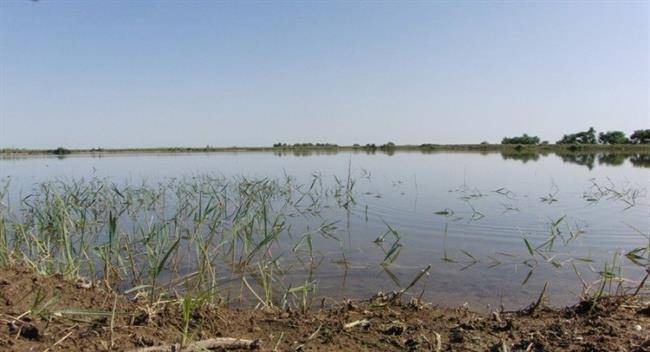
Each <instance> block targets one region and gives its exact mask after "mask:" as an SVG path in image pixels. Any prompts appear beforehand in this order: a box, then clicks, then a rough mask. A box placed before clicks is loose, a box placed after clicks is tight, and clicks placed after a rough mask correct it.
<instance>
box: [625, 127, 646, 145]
mask: <svg viewBox="0 0 650 352" xmlns="http://www.w3.org/2000/svg"><path fill="white" fill-rule="evenodd" d="M630 142H631V143H634V144H650V129H647V130H636V131H634V133H632V135H631V136H630Z"/></svg>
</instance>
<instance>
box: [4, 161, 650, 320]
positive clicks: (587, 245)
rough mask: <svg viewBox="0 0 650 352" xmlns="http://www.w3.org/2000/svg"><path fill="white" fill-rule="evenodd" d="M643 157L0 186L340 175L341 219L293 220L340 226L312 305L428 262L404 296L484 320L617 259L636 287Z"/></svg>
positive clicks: (79, 168)
mask: <svg viewBox="0 0 650 352" xmlns="http://www.w3.org/2000/svg"><path fill="white" fill-rule="evenodd" d="M647 160H648V159H647V156H635V157H633V158H632V159H631V160H630V159H627V158H621V157H616V156H602V155H601V156H598V155H581V156H580V155H579V156H575V155H569V156H563V157H560V156H558V155H555V154H549V155H545V156H544V155H538V156H527V157H521V156H520V157H516V158H512V157H508V156H502V155H501V154H499V153H489V154H480V153H466V152H463V153H461V152H453V153H452V152H449V153H429V154H425V153H420V152H398V153H395V154H393V155H386V154H382V153H377V154H366V153H325V154H320V153H312V154H309V155H303V156H299V155H294V154H292V153H288V154H283V155H281V154H278V153H262V152H260V153H253V152H242V153H211V154H171V155H170V154H143V155H135V154H130V155H105V156H70V157H65V158H57V157H27V158H5V159H0V177H2V178H9V179H10V192H9V201H10V202H16V201H17V200H19V199H20V198H21V197H23V196H25V195H27V194H29V193H30V192H31V191H32V187H33V185H34V184H37V183H39V182H42V181H48V180H53V179H67V180H72V179H81V178H85V179H89V178H93V177H99V178H109V179H110V180H112V181H113V182H116V183H120V184H124V183H126V184H130V183H133V184H137V183H140V182H142V180H146V181H147V182H152V183H155V182H158V181H162V180H165V179H170V178H181V177H188V176H194V175H202V174H216V175H223V176H225V177H231V176H241V175H245V176H246V177H250V178H254V177H274V178H275V177H277V178H279V177H284V175H291V176H293V177H295V178H296V179H297V180H298V182H299V183H300V182H302V183H305V184H307V185H308V184H309V183H310V182H311V180H312V177H313V175H314V173H319V174H320V175H321V176H322V179H323V181H324V182H326V183H330V184H333V183H334V182H336V181H335V176H336V177H338V179H340V180H342V182H345V181H346V180H347V178H348V175H349V176H350V177H351V178H352V179H354V180H356V183H355V186H354V195H355V199H354V200H355V202H354V204H353V205H352V206H350V207H349V209H347V210H346V209H344V208H332V209H329V210H328V211H326V212H324V213H323V214H322V217H323V219H318V220H313V219H312V220H310V219H309V218H297V219H295V220H294V221H295V222H296V224H295V225H296V226H297V227H296V228H297V229H300V228H301V227H302V228H311V227H315V226H318V225H319V224H321V223H322V222H323V220H325V221H326V222H336V228H337V229H336V233H337V236H338V238H339V239H340V241H331V240H329V239H326V238H319V237H315V238H314V249H315V251H316V252H317V253H318V256H320V258H322V262H321V264H320V265H319V266H318V268H317V269H316V271H315V276H314V278H315V280H316V281H317V282H318V295H319V296H322V297H332V298H335V299H338V298H344V297H345V298H365V297H369V296H370V295H372V294H374V293H376V292H377V291H391V290H397V289H399V288H400V287H405V286H407V285H408V284H409V283H410V281H411V280H412V279H413V278H414V277H415V276H416V275H417V273H418V272H419V271H420V270H421V269H423V268H425V267H426V266H427V265H429V264H431V270H430V275H429V276H428V277H426V278H424V279H422V280H421V281H420V282H419V283H418V285H416V287H414V288H413V289H412V290H411V292H410V293H411V294H414V295H418V294H420V293H421V292H423V296H424V297H425V298H426V299H427V300H429V301H432V302H433V303H436V304H440V305H444V306H456V305H459V304H463V303H464V302H468V303H470V304H471V305H473V306H474V307H477V309H481V307H485V306H486V305H488V304H490V305H493V306H494V305H499V304H503V305H504V306H506V307H509V308H517V307H521V306H524V305H526V304H528V303H530V302H531V300H533V299H535V298H536V297H537V295H538V294H539V293H540V291H541V290H542V287H543V286H544V284H545V283H548V285H549V286H548V290H547V292H548V295H549V296H548V297H549V299H550V301H551V303H553V304H556V305H560V304H567V303H571V302H573V301H575V300H576V295H578V294H579V293H580V292H581V289H582V284H581V280H580V279H579V278H578V276H577V274H576V269H577V271H578V272H579V273H580V275H582V276H583V280H585V282H587V283H591V282H594V281H595V280H597V279H598V278H599V275H598V272H599V271H600V270H602V269H603V267H604V263H606V262H609V263H611V262H612V260H614V258H615V256H616V254H617V253H618V254H620V256H618V258H619V259H618V260H619V261H620V262H621V264H622V265H621V268H622V273H621V274H622V276H624V277H627V278H629V279H630V280H632V281H630V283H629V284H630V285H633V284H634V282H635V281H634V280H636V281H637V282H638V281H639V280H640V279H641V278H642V277H643V274H644V268H643V267H642V266H639V265H635V264H634V263H632V261H630V260H629V259H627V258H626V257H625V254H626V253H628V252H629V251H631V250H633V249H636V248H640V247H647V246H648V238H647V237H646V236H648V233H650V216H649V215H650V205H649V201H648V197H647V188H648V186H650V172H649V171H650V169H649V168H647V166H648V163H647ZM594 184H597V185H599V186H601V187H606V188H609V189H611V190H613V191H614V192H620V193H625V192H628V193H627V194H631V192H636V193H635V196H634V197H633V198H632V197H629V196H622V197H617V196H614V193H613V192H610V193H608V194H607V195H606V196H602V197H597V196H596V195H595V193H596V190H597V189H596V187H595V186H594ZM630 203H632V204H630ZM442 212H444V214H443V213H442ZM437 213H438V214H437ZM562 217H564V219H563V220H562V221H561V222H560V224H559V225H558V228H560V230H561V232H562V235H563V236H565V237H564V238H565V239H568V238H570V237H571V236H572V235H574V236H576V237H575V238H574V239H573V240H571V241H569V242H568V243H564V241H561V240H558V242H557V243H556V244H554V247H553V249H552V250H550V251H548V252H544V255H546V258H544V257H543V256H542V255H541V254H540V253H537V252H536V253H534V255H531V254H530V253H529V250H528V248H527V246H526V244H525V243H524V238H526V239H527V240H528V241H529V243H530V244H531V245H532V246H533V247H536V246H539V245H541V244H542V243H544V241H546V240H547V239H548V238H549V235H550V232H551V228H552V226H553V225H552V223H553V222H555V221H557V220H559V219H561V218H562ZM388 226H390V227H392V228H394V229H395V230H396V231H397V232H399V234H400V236H401V237H400V241H399V243H400V244H401V245H402V247H401V248H400V252H399V255H398V256H397V257H396V259H395V260H394V262H392V263H391V264H390V265H385V266H382V265H380V263H381V262H382V261H383V260H384V258H385V257H386V253H387V252H388V251H389V250H390V248H391V245H392V244H393V243H394V242H395V238H394V236H392V235H388V236H385V237H384V241H383V242H378V241H376V239H377V238H378V237H381V236H383V235H384V234H385V233H386V232H387V230H388ZM445 228H446V231H445ZM639 232H641V233H639ZM445 234H446V235H445ZM293 245H295V241H292V242H290V243H289V242H287V243H285V244H283V243H280V244H279V245H278V246H277V248H273V250H274V251H277V252H278V253H282V252H283V251H290V249H291V247H292V246H293ZM646 256H647V254H646ZM343 262H345V263H347V264H345V265H344V264H342V263H343ZM646 263H647V257H646ZM527 264H528V265H527ZM574 267H575V269H574ZM531 268H532V269H531ZM305 279H306V277H305V273H304V272H302V271H296V272H293V273H292V274H291V276H290V277H289V278H288V280H294V281H295V284H300V283H302V282H304V281H305Z"/></svg>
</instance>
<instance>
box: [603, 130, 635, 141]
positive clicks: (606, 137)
mask: <svg viewBox="0 0 650 352" xmlns="http://www.w3.org/2000/svg"><path fill="white" fill-rule="evenodd" d="M598 141H599V142H600V143H602V144H627V143H630V140H629V139H628V138H627V137H626V136H625V133H623V132H622V131H609V132H600V133H599V134H598Z"/></svg>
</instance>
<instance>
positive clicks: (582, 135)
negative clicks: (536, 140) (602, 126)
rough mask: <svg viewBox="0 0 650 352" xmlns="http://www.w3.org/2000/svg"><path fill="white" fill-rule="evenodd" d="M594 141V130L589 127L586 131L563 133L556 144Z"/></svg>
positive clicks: (589, 142)
mask: <svg viewBox="0 0 650 352" xmlns="http://www.w3.org/2000/svg"><path fill="white" fill-rule="evenodd" d="M596 142H597V140H596V130H595V129H594V128H593V127H589V130H587V131H583V132H578V133H573V134H565V135H564V136H563V137H562V139H560V140H559V141H557V144H596Z"/></svg>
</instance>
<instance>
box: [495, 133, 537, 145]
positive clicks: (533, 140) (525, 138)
mask: <svg viewBox="0 0 650 352" xmlns="http://www.w3.org/2000/svg"><path fill="white" fill-rule="evenodd" d="M501 144H539V137H537V136H529V135H528V134H526V133H524V134H523V135H522V136H520V137H503V139H502V140H501Z"/></svg>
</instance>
